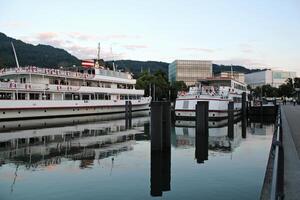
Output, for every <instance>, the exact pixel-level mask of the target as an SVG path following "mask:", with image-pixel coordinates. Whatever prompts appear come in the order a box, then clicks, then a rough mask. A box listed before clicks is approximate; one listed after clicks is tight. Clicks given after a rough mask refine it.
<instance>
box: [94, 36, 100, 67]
mask: <svg viewBox="0 0 300 200" xmlns="http://www.w3.org/2000/svg"><path fill="white" fill-rule="evenodd" d="M99 61H100V42H99V43H98V50H97V60H96V62H95V64H94V67H95V68H96V69H98V68H99V67H100V65H99Z"/></svg>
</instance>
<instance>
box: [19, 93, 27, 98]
mask: <svg viewBox="0 0 300 200" xmlns="http://www.w3.org/2000/svg"><path fill="white" fill-rule="evenodd" d="M25 99H26V93H18V100H25Z"/></svg>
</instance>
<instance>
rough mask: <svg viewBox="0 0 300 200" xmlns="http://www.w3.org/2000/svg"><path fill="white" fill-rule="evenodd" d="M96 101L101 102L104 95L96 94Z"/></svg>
mask: <svg viewBox="0 0 300 200" xmlns="http://www.w3.org/2000/svg"><path fill="white" fill-rule="evenodd" d="M96 96H97V99H99V100H103V99H104V94H96Z"/></svg>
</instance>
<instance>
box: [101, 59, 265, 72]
mask: <svg viewBox="0 0 300 200" xmlns="http://www.w3.org/2000/svg"><path fill="white" fill-rule="evenodd" d="M114 63H115V65H116V66H118V69H122V70H125V71H130V72H132V73H133V74H135V75H138V74H140V73H141V72H142V71H148V70H149V71H150V72H151V73H153V72H155V71H157V70H161V71H163V72H165V73H166V74H168V66H169V63H166V62H157V61H136V60H117V61H115V62H114ZM106 64H107V65H108V66H110V68H112V61H107V62H106ZM231 67H232V70H233V71H235V72H241V73H245V74H248V73H252V72H256V71H261V69H248V68H246V67H244V66H240V65H218V64H213V73H214V74H218V73H220V72H225V71H231Z"/></svg>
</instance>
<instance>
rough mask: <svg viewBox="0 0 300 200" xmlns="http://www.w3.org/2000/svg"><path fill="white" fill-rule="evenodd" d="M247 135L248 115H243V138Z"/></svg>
mask: <svg viewBox="0 0 300 200" xmlns="http://www.w3.org/2000/svg"><path fill="white" fill-rule="evenodd" d="M246 137H247V117H246V116H245V115H244V116H243V117H242V138H244V139H245V138H246Z"/></svg>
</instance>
